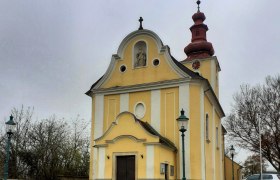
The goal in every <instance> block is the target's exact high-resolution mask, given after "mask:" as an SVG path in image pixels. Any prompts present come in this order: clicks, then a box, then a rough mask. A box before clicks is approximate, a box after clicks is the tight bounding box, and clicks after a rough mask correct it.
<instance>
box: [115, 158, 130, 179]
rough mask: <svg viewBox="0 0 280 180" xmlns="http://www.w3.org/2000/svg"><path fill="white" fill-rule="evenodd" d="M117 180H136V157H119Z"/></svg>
mask: <svg viewBox="0 0 280 180" xmlns="http://www.w3.org/2000/svg"><path fill="white" fill-rule="evenodd" d="M116 174H117V180H135V156H133V155H132V156H117V173H116Z"/></svg>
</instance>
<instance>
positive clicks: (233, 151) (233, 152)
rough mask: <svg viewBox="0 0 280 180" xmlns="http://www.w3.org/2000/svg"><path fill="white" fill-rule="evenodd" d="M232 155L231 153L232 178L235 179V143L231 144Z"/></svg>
mask: <svg viewBox="0 0 280 180" xmlns="http://www.w3.org/2000/svg"><path fill="white" fill-rule="evenodd" d="M229 151H230V155H231V163H232V180H234V166H233V157H234V154H235V149H234V148H233V145H231V147H230V149H229Z"/></svg>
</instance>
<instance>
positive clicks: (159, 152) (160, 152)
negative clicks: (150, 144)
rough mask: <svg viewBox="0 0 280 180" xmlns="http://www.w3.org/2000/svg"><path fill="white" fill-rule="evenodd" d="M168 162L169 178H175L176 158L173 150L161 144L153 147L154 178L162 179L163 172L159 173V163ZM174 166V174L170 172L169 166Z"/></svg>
mask: <svg viewBox="0 0 280 180" xmlns="http://www.w3.org/2000/svg"><path fill="white" fill-rule="evenodd" d="M161 163H164V164H168V173H169V179H170V180H171V179H176V159H175V152H172V151H170V150H168V149H166V148H163V147H161V146H156V147H155V177H154V178H155V179H164V174H161V173H160V164H161ZM171 165H172V166H174V176H171V174H170V166H171Z"/></svg>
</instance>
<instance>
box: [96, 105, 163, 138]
mask: <svg viewBox="0 0 280 180" xmlns="http://www.w3.org/2000/svg"><path fill="white" fill-rule="evenodd" d="M122 114H130V115H131V116H133V118H134V121H135V122H137V124H138V125H140V123H139V122H138V120H137V118H136V117H135V115H134V114H133V113H131V112H128V111H125V112H121V113H120V114H118V115H117V117H116V119H115V121H114V122H112V123H111V125H110V127H109V128H108V129H107V131H106V132H105V133H104V134H103V135H102V136H100V137H99V138H97V139H95V140H94V141H95V142H97V141H100V140H101V139H103V138H104V137H105V136H106V135H107V134H108V133H109V132H110V131H111V130H112V129H113V127H114V126H116V125H118V120H119V118H120V116H121V115H122ZM140 127H141V128H142V129H143V130H144V131H145V132H147V133H148V134H149V135H150V136H152V137H158V136H156V135H153V134H151V133H150V132H148V131H147V130H146V129H145V128H144V127H142V125H140Z"/></svg>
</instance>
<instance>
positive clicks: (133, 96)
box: [129, 91, 151, 124]
mask: <svg viewBox="0 0 280 180" xmlns="http://www.w3.org/2000/svg"><path fill="white" fill-rule="evenodd" d="M139 102H142V103H144V105H145V109H146V112H145V115H144V117H143V118H141V120H142V121H145V122H148V123H149V124H151V91H144V92H133V93H129V112H132V113H134V109H135V105H136V104H137V103H139Z"/></svg>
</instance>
